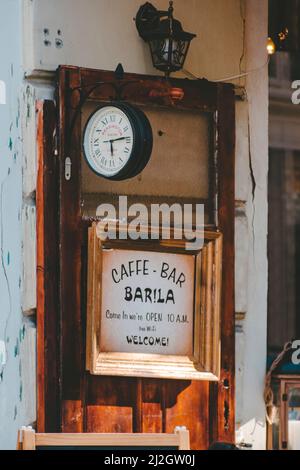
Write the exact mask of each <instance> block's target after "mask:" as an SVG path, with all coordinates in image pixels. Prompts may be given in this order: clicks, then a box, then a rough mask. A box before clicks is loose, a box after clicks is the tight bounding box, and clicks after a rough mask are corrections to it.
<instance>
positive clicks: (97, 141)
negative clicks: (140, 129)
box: [83, 105, 135, 178]
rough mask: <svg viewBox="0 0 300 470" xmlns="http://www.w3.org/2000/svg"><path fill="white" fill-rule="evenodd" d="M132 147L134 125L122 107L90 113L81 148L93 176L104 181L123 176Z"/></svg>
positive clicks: (111, 107)
mask: <svg viewBox="0 0 300 470" xmlns="http://www.w3.org/2000/svg"><path fill="white" fill-rule="evenodd" d="M134 147H135V129H134V125H133V122H132V119H131V118H130V116H129V115H128V113H126V112H124V111H123V110H122V109H121V107H117V106H113V105H112V106H104V107H103V108H100V109H98V110H97V111H96V112H95V113H94V114H92V116H91V117H90V119H89V121H88V123H87V126H86V128H85V132H84V140H83V148H84V154H85V157H86V160H87V162H88V164H89V166H90V167H91V168H92V170H93V171H94V172H95V173H97V174H98V175H101V176H104V177H106V178H113V177H115V176H116V175H119V174H122V170H123V169H124V168H125V167H126V166H127V165H128V162H129V161H130V159H131V157H132V154H133V150H134Z"/></svg>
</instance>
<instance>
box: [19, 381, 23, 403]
mask: <svg viewBox="0 0 300 470" xmlns="http://www.w3.org/2000/svg"><path fill="white" fill-rule="evenodd" d="M22 398H23V384H22V382H20V389H19V400H20V401H22Z"/></svg>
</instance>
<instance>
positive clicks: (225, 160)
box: [210, 85, 235, 442]
mask: <svg viewBox="0 0 300 470" xmlns="http://www.w3.org/2000/svg"><path fill="white" fill-rule="evenodd" d="M218 88H219V91H218V94H219V98H218V100H219V105H218V109H219V123H218V134H219V155H218V185H219V187H218V227H219V229H220V230H221V232H222V233H223V237H224V238H223V240H224V243H223V276H222V277H223V279H222V296H221V306H222V308H221V358H222V359H221V380H220V382H219V383H218V384H211V395H210V410H211V425H210V432H211V441H224V442H225V441H227V442H234V440H235V437H234V434H235V431H234V430H235V412H234V408H235V403H234V397H235V375H234V370H235V335H234V199H235V197H234V191H235V183H234V168H235V124H234V123H235V106H234V96H233V93H234V91H233V89H232V87H231V86H227V85H219V87H218Z"/></svg>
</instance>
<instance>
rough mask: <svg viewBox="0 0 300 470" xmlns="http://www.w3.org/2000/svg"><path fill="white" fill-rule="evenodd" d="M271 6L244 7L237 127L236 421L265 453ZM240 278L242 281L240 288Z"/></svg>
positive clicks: (255, 0) (256, 0) (253, 2)
mask: <svg viewBox="0 0 300 470" xmlns="http://www.w3.org/2000/svg"><path fill="white" fill-rule="evenodd" d="M267 4H268V2H267V1H264V0H263V1H261V0H248V1H246V4H245V7H246V8H245V15H246V16H245V20H246V21H245V54H246V69H247V70H256V69H258V68H259V70H257V71H256V72H253V73H251V74H249V75H248V76H247V79H246V93H247V103H243V104H240V105H239V112H238V118H239V117H240V119H239V120H238V123H237V126H238V129H239V133H238V148H237V169H236V173H237V175H236V176H237V187H236V198H237V200H238V202H237V215H238V217H237V233H236V240H237V246H238V247H239V250H238V253H237V254H238V257H237V262H236V274H237V290H236V293H237V298H236V300H237V302H236V303H237V304H236V307H237V308H236V309H237V312H239V315H238V317H239V321H238V322H237V335H236V338H237V341H236V346H237V347H236V358H237V402H238V407H237V421H238V428H239V434H238V435H239V438H241V439H244V440H245V442H247V443H251V444H252V445H253V448H254V449H265V445H266V427H265V408H264V402H263V396H262V394H263V388H264V378H265V370H266V354H267V351H266V336H267V289H268V266H267V222H268V207H267V205H268V203H267V201H268V199H267V197H268V195H267V181H268V178H267V176H268V68H267V66H266V61H267V55H266V51H265V44H266V37H267V24H268V5H267ZM241 278H242V279H243V281H242V282H240V281H241Z"/></svg>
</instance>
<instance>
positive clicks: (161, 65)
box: [150, 38, 189, 72]
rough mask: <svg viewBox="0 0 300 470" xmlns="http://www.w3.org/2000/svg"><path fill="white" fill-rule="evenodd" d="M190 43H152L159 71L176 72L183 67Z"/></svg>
mask: <svg viewBox="0 0 300 470" xmlns="http://www.w3.org/2000/svg"><path fill="white" fill-rule="evenodd" d="M188 47H189V41H182V40H177V39H170V38H165V39H155V40H152V41H150V50H151V55H152V61H153V65H154V67H156V68H157V69H158V70H162V71H164V72H165V71H169V72H172V71H173V72H174V71H176V70H180V69H181V68H182V67H183V64H184V61H185V57H186V54H187V51H188Z"/></svg>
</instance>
